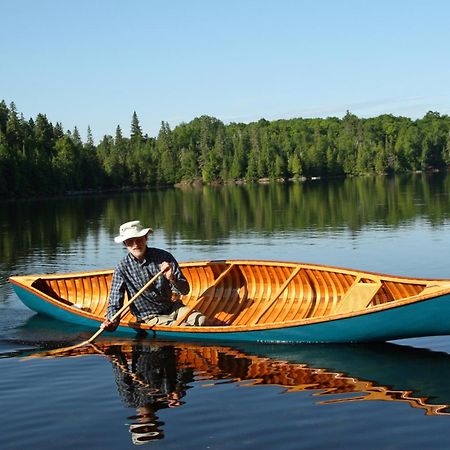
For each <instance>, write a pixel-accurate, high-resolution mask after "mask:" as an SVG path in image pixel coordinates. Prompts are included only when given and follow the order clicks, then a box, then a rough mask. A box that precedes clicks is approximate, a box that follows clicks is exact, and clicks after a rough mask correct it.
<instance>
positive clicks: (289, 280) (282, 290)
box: [252, 266, 301, 325]
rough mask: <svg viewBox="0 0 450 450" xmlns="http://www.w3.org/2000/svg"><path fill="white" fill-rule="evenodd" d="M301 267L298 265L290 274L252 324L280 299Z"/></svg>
mask: <svg viewBox="0 0 450 450" xmlns="http://www.w3.org/2000/svg"><path fill="white" fill-rule="evenodd" d="M300 270H301V267H300V266H297V267H296V268H295V269H294V270H293V271H292V272H291V274H290V275H289V277H288V279H287V280H286V281H285V282H284V283H283V284H282V286H281V287H280V288H279V289H278V291H277V292H276V293H275V295H274V297H273V298H271V299H270V300H269V302H268V304H267V305H266V306H265V308H264V309H263V310H262V311H261V312H260V313H259V314H258V315H257V316H256V318H255V319H254V320H253V322H252V325H256V324H257V323H258V322H259V321H260V320H261V318H262V317H263V316H264V314H266V312H267V311H269V309H270V308H271V307H272V306H273V305H274V304H275V302H276V301H277V300H278V298H279V297H280V296H281V294H282V293H283V292H284V291H285V289H286V288H287V287H288V286H289V284H290V282H291V281H292V280H293V279H294V278H295V277H296V276H297V274H298V273H299V272H300Z"/></svg>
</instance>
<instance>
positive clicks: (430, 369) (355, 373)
mask: <svg viewBox="0 0 450 450" xmlns="http://www.w3.org/2000/svg"><path fill="white" fill-rule="evenodd" d="M92 353H98V354H102V355H105V356H106V357H107V358H108V359H109V360H110V362H111V363H112V366H113V372H114V376H115V379H116V383H117V387H118V390H119V393H120V396H121V398H122V400H123V402H124V403H125V405H127V406H129V407H133V408H136V415H135V416H132V417H129V418H128V419H129V420H130V421H131V423H129V424H128V425H129V428H130V432H131V436H132V440H133V442H134V443H135V444H141V443H144V442H149V441H152V440H154V439H161V438H163V437H164V433H163V425H164V423H163V422H161V421H160V420H159V418H158V416H157V414H156V413H157V411H158V410H160V409H163V408H171V407H178V406H182V405H183V404H184V402H185V401H186V399H187V395H186V394H187V392H188V390H189V388H190V387H192V386H193V383H194V382H195V383H196V384H197V386H199V387H214V386H217V385H220V384H222V383H223V382H234V383H239V384H241V385H244V386H246V387H250V386H257V385H277V386H280V387H282V388H283V389H284V392H298V391H303V392H310V393H311V394H312V395H314V397H319V398H318V401H317V404H321V405H325V404H330V403H337V402H356V401H370V400H372V401H373V400H376V401H393V402H401V403H405V404H407V405H409V406H411V407H414V408H420V409H422V410H423V411H424V412H425V414H426V415H450V406H449V405H450V386H449V383H448V380H449V379H450V355H448V354H447V353H441V352H433V351H429V350H425V349H417V348H412V347H406V346H401V345H396V344H372V345H295V346H294V345H282V344H274V345H262V344H243V345H240V346H237V345H236V346H235V347H228V346H227V347H225V346H218V345H207V344H194V343H179V342H167V341H166V342H163V341H156V340H143V341H139V342H136V341H114V342H105V341H101V342H99V343H96V344H95V345H90V346H85V347H81V348H78V349H75V350H74V351H73V352H71V353H69V354H66V355H64V356H81V355H83V354H92ZM35 356H37V355H35ZM42 356H45V354H42ZM61 356H63V355H61Z"/></svg>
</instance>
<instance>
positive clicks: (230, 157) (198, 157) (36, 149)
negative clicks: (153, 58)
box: [0, 101, 450, 198]
mask: <svg viewBox="0 0 450 450" xmlns="http://www.w3.org/2000/svg"><path fill="white" fill-rule="evenodd" d="M449 164H450V117H449V116H447V115H440V114H439V113H437V112H428V113H427V114H426V115H425V116H424V117H423V118H421V119H418V120H412V119H410V118H407V117H395V116H393V115H381V116H378V117H375V118H368V119H362V118H358V117H357V116H355V115H353V114H351V113H350V112H347V114H346V115H345V116H344V117H343V118H342V119H339V118H335V117H329V118H326V119H289V120H276V121H271V122H269V121H267V120H265V119H261V120H259V121H258V122H254V123H250V124H243V123H231V124H228V125H225V124H223V123H222V122H221V121H220V120H218V119H215V118H213V117H209V116H201V117H199V118H195V119H194V120H192V121H191V122H189V123H182V124H180V125H178V126H176V127H175V128H174V129H173V130H171V129H170V127H169V124H168V123H167V122H162V124H161V128H160V131H159V134H158V136H157V137H156V138H154V137H149V136H148V135H147V134H144V132H143V131H142V128H141V126H140V123H139V119H138V116H137V114H136V112H134V113H133V116H132V118H131V130H130V136H129V137H125V136H124V135H123V133H122V130H121V128H120V127H119V126H118V127H117V128H116V130H115V134H114V136H111V135H106V136H104V137H103V139H102V140H101V141H100V142H99V143H98V144H97V145H96V144H95V143H94V140H93V138H92V132H91V129H90V128H89V127H88V130H87V136H86V139H85V140H84V141H83V140H82V138H81V136H80V133H79V130H78V129H77V128H76V127H75V129H74V130H73V131H70V130H64V129H63V126H62V124H61V123H59V122H57V123H56V124H55V125H54V124H52V123H51V122H49V121H48V119H47V117H46V115H44V114H38V115H37V116H36V118H35V119H29V120H27V119H25V118H24V117H23V115H22V114H19V113H18V111H17V109H16V106H15V105H14V103H11V104H10V105H9V107H8V106H7V105H6V103H5V101H2V102H0V196H1V197H3V198H8V197H15V196H29V195H34V196H35V195H48V194H58V193H66V192H69V191H85V190H105V189H120V188H123V187H135V188H138V187H149V186H161V185H173V184H176V183H191V182H195V181H201V182H204V183H216V182H218V183H220V182H232V181H242V180H245V181H248V182H252V181H256V180H258V179H264V178H267V179H270V180H279V179H301V178H303V177H329V176H348V175H359V174H370V173H373V174H375V173H380V174H381V173H400V172H409V171H417V170H427V169H430V168H433V169H442V168H445V167H446V166H448V165H449Z"/></svg>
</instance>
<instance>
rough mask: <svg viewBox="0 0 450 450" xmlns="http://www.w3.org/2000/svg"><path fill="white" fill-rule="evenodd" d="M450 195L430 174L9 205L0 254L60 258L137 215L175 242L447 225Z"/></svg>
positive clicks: (0, 214) (0, 224)
mask: <svg viewBox="0 0 450 450" xmlns="http://www.w3.org/2000/svg"><path fill="white" fill-rule="evenodd" d="M448 192H450V177H448V176H447V174H434V175H433V176H431V175H425V174H423V175H404V176H397V177H360V178H355V179H342V180H328V181H326V180H324V181H316V182H305V183H297V184H274V185H244V186H234V185H232V186H222V187H202V188H184V189H176V188H173V189H160V190H153V191H147V192H133V193H128V194H122V195H110V196H94V197H79V198H69V199H54V200H51V201H46V200H39V201H20V202H8V203H2V204H1V208H0V229H1V230H2V233H1V234H0V254H1V255H2V263H3V264H8V265H12V264H14V263H15V262H16V261H17V259H18V258H20V257H21V256H24V255H27V254H28V252H29V251H30V250H33V249H39V250H40V251H45V252H46V254H48V255H56V254H58V253H60V252H61V251H64V249H67V248H68V247H69V246H70V245H71V244H73V243H74V242H75V241H77V242H81V243H83V244H84V245H88V244H89V245H96V244H98V239H99V238H100V236H101V235H102V233H106V234H108V235H109V236H110V237H112V236H113V235H114V234H115V233H116V231H117V227H118V225H119V224H120V223H123V222H124V221H125V220H126V219H129V218H133V217H139V218H140V219H141V220H142V221H143V222H144V223H146V224H151V225H152V226H153V227H154V228H155V229H161V228H162V229H164V233H165V234H166V236H167V239H168V241H169V242H170V241H171V240H175V239H178V238H180V239H183V240H186V241H190V242H200V243H202V242H203V243H205V242H207V243H209V244H211V243H217V242H220V241H221V240H222V239H224V238H228V237H229V236H230V235H231V234H232V233H242V232H244V233H250V232H258V233H271V232H274V231H284V232H286V231H289V230H304V229H314V230H316V231H320V230H326V231H329V230H330V229H338V230H341V229H343V228H345V229H349V230H351V231H352V232H357V231H358V230H361V229H362V227H364V226H366V225H368V224H371V225H376V224H384V225H388V226H390V227H395V226H397V225H399V224H401V223H404V222H408V221H412V220H414V219H416V218H417V217H424V218H425V219H426V220H427V221H428V222H429V223H431V224H433V225H441V224H442V223H443V222H444V221H445V220H446V219H448V218H449V216H450V196H449V195H448ZM355 205H361V206H362V207H355ZM262 206H264V207H262Z"/></svg>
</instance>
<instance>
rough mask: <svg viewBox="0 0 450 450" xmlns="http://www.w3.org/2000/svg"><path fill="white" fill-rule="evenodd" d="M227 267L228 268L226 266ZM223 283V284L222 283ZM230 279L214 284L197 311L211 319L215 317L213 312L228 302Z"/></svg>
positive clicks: (223, 279) (222, 279) (204, 295)
mask: <svg viewBox="0 0 450 450" xmlns="http://www.w3.org/2000/svg"><path fill="white" fill-rule="evenodd" d="M225 267H226V266H225ZM221 281H222V282H221ZM227 282H228V278H224V277H222V278H221V280H219V281H217V282H214V284H213V285H212V286H211V287H209V288H208V289H207V291H210V292H208V294H207V295H206V291H205V293H204V294H203V295H202V296H203V301H202V302H201V305H199V306H198V307H197V309H198V310H199V311H200V312H202V313H203V314H204V315H205V316H206V317H208V318H210V317H211V316H213V315H214V313H213V311H214V310H215V309H216V308H217V307H218V306H219V307H220V306H221V305H222V304H223V302H226V301H227V299H226V294H227V293H228V292H229V289H227Z"/></svg>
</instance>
